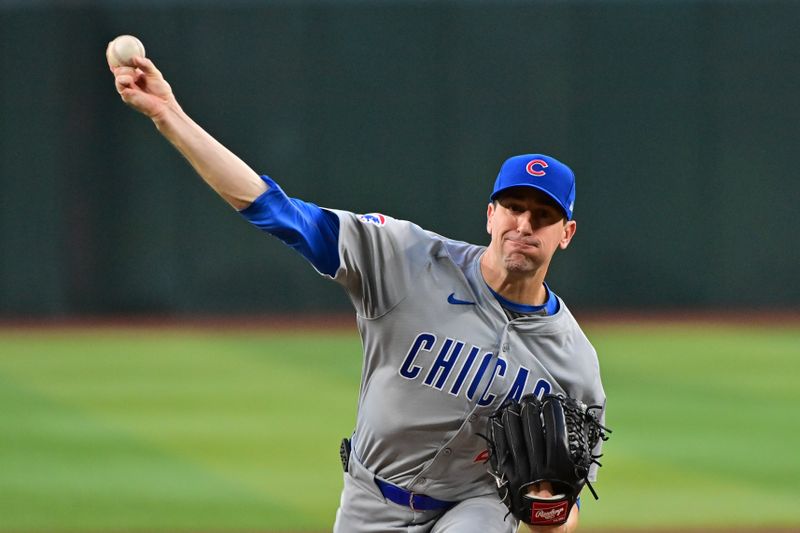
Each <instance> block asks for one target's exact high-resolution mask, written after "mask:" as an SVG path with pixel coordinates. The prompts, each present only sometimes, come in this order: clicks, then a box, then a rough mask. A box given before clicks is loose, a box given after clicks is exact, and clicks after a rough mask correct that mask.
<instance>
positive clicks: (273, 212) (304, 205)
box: [239, 176, 339, 277]
mask: <svg viewBox="0 0 800 533" xmlns="http://www.w3.org/2000/svg"><path fill="white" fill-rule="evenodd" d="M261 179H262V180H264V183H266V184H267V187H268V189H267V191H266V192H264V193H263V194H262V195H261V196H259V197H258V198H256V199H255V200H254V201H253V203H252V204H250V205H249V206H248V207H246V208H245V209H242V210H241V211H239V213H240V214H241V215H242V216H243V217H244V218H246V219H247V220H248V221H250V223H251V224H253V225H254V226H256V227H257V228H259V229H261V230H263V231H266V232H267V233H269V234H271V235H274V236H275V237H277V238H279V239H280V240H281V241H283V242H284V243H285V244H287V245H289V246H291V247H292V248H294V249H295V250H297V251H298V252H299V253H300V254H301V255H302V256H303V257H305V258H306V259H307V260H308V261H309V262H310V263H311V264H312V265H314V268H316V269H317V270H318V271H319V272H320V273H321V274H327V275H328V276H331V277H333V276H335V275H336V271H337V270H339V217H338V216H336V215H335V214H334V213H332V212H330V211H328V210H326V209H322V208H321V207H318V206H316V205H314V204H312V203H309V202H304V201H302V200H298V199H296V198H289V197H288V196H286V193H285V192H283V189H281V188H280V186H279V185H278V184H277V183H275V182H274V181H273V180H272V179H270V178H269V177H267V176H261Z"/></svg>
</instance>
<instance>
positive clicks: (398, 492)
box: [375, 478, 458, 511]
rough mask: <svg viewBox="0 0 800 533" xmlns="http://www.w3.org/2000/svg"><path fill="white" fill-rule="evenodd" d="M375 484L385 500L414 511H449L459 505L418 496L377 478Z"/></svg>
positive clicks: (421, 495) (422, 495)
mask: <svg viewBox="0 0 800 533" xmlns="http://www.w3.org/2000/svg"><path fill="white" fill-rule="evenodd" d="M375 484H376V485H378V488H379V489H381V494H383V497H384V498H386V499H387V500H389V501H390V502H392V503H396V504H397V505H403V506H405V507H409V508H410V509H411V510H412V511H435V510H438V509H449V508H450V507H452V506H454V505H455V504H456V503H458V502H447V501H444V500H437V499H436V498H431V497H430V496H425V495H424V494H417V493H415V492H411V491H408V490H406V489H404V488H401V487H398V486H397V485H392V484H391V483H389V482H388V481H383V480H382V479H378V478H375Z"/></svg>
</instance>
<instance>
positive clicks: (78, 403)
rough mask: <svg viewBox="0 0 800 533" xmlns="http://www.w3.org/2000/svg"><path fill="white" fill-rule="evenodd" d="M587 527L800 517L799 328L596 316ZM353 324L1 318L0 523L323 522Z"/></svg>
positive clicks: (351, 405)
mask: <svg viewBox="0 0 800 533" xmlns="http://www.w3.org/2000/svg"><path fill="white" fill-rule="evenodd" d="M587 333H588V335H589V337H590V338H591V340H592V341H593V342H594V344H595V346H596V347H597V349H598V352H599V353H600V355H601V366H602V371H603V376H604V383H605V386H606V393H607V395H608V398H609V400H608V420H607V422H608V425H609V426H611V428H612V429H613V430H614V434H613V436H612V439H611V440H610V441H609V442H608V443H607V446H606V456H605V458H604V460H603V463H604V467H603V468H602V469H601V472H600V474H601V479H600V481H599V482H598V483H597V484H596V488H597V490H598V492H599V494H600V497H601V500H600V501H599V502H593V501H592V500H591V497H590V496H587V497H584V512H583V513H582V524H583V528H582V529H583V530H591V529H593V528H611V529H616V528H625V527H639V528H646V529H654V528H657V527H661V528H668V527H671V526H676V525H680V526H687V525H689V526H693V527H700V528H710V527H711V526H719V527H724V526H767V525H781V526H798V527H800V505H798V502H800V415H799V414H798V408H800V386H798V378H800V327H798V328H790V327H780V328H772V329H763V328H755V327H743V326H721V325H720V326H711V325H708V326H700V325H697V326H688V327H684V326H677V325H670V326H667V325H664V326H623V325H614V326H600V325H595V326H592V327H588V328H587ZM360 357H361V356H360V343H359V340H358V338H357V336H356V334H355V332H343V333H330V332H327V333H325V332H314V331H310V332H258V331H249V332H230V331H229V332H218V333H199V332H197V331H192V330H188V329H187V330H175V331H171V330H144V329H127V330H126V329H120V330H113V329H103V330H96V331H92V330H74V331H71V330H64V331H56V330H53V331H48V330H46V329H45V330H29V331H19V332H15V331H14V330H10V329H6V330H0V531H24V530H35V531H53V532H58V531H87V532H88V531H164V532H166V531H179V530H184V531H187V530H194V531H198V530H201V531H222V530H224V531H235V530H247V531H270V530H274V531H325V530H330V526H331V525H332V523H333V517H334V513H335V510H336V506H337V503H338V493H339V489H340V487H341V470H340V467H339V461H338V443H339V439H340V438H341V437H342V436H343V435H345V434H347V433H348V432H349V431H350V429H351V428H352V425H353V422H354V418H355V402H356V398H357V392H358V383H359V371H360V365H361V359H360Z"/></svg>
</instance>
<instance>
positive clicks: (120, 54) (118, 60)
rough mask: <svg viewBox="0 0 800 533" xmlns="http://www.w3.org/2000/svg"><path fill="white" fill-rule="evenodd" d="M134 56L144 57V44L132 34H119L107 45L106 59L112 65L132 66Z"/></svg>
mask: <svg viewBox="0 0 800 533" xmlns="http://www.w3.org/2000/svg"><path fill="white" fill-rule="evenodd" d="M135 56H139V57H144V45H143V44H142V41H140V40H139V39H137V38H136V37H134V36H133V35H120V36H119V37H117V38H116V39H114V40H113V41H111V42H110V43H109V45H108V61H109V63H110V64H111V66H112V67H120V66H126V67H132V66H133V58H134V57H135Z"/></svg>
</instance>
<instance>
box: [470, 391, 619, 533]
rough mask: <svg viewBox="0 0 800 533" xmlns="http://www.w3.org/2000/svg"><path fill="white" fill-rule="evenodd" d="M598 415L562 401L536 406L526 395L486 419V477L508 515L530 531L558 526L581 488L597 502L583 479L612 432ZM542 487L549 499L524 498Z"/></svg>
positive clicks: (555, 397) (554, 397)
mask: <svg viewBox="0 0 800 533" xmlns="http://www.w3.org/2000/svg"><path fill="white" fill-rule="evenodd" d="M599 410H600V407H599V406H591V407H587V406H586V405H584V404H583V403H582V402H579V401H578V400H575V399H573V398H569V397H565V396H563V395H554V394H547V395H545V396H544V398H543V399H542V400H541V401H540V400H539V399H538V398H536V397H535V396H533V395H531V394H529V395H526V396H523V397H522V399H521V400H520V401H519V402H506V403H505V404H503V405H502V406H501V407H500V409H499V410H498V411H497V412H496V413H494V414H493V415H492V416H491V417H490V418H489V427H488V435H487V437H486V439H487V440H488V441H489V466H490V468H489V473H490V474H491V475H492V477H494V479H495V480H496V481H497V492H498V493H499V494H500V498H501V499H502V500H503V503H505V504H506V506H507V507H508V509H509V511H510V512H511V514H513V515H514V516H515V517H517V518H518V519H519V520H522V521H523V522H525V523H527V524H531V525H557V524H563V523H564V522H565V521H566V520H567V517H568V516H569V511H570V509H572V506H573V505H574V504H575V500H576V499H577V497H578V494H580V491H581V489H582V488H583V486H584V485H587V484H588V486H589V490H591V491H592V495H593V496H594V497H595V499H597V493H596V492H595V491H594V489H593V488H592V485H591V483H589V480H588V478H587V476H588V475H589V467H590V466H591V465H592V463H596V464H598V465H600V463H599V462H597V459H598V458H599V457H600V456H599V455H598V456H595V455H592V450H593V449H594V447H595V445H596V444H597V442H598V441H599V440H600V439H602V440H606V439H608V437H607V436H606V433H610V432H611V431H610V430H608V429H607V428H605V427H603V426H601V425H600V422H599V421H598V419H597V414H596V411H599ZM543 481H546V482H549V483H550V485H551V486H552V489H553V491H552V492H553V494H554V496H553V497H552V498H536V497H533V496H529V495H528V492H529V490H530V489H531V488H532V487H533V486H534V485H535V484H537V483H540V482H543Z"/></svg>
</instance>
